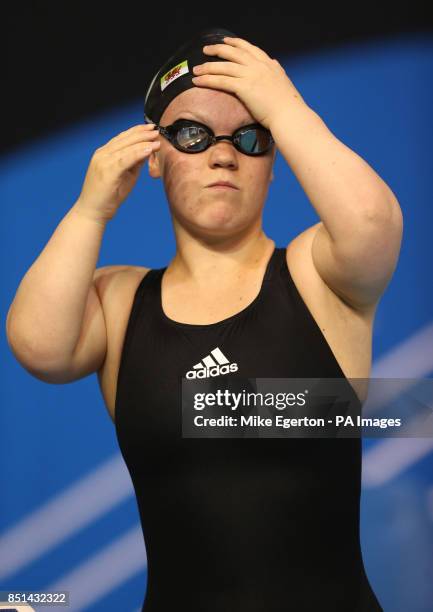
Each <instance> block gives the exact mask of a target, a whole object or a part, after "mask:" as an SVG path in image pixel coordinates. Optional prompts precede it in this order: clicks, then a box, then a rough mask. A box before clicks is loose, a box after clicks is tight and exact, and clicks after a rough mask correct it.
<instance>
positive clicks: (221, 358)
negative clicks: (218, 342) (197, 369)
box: [211, 347, 230, 365]
mask: <svg viewBox="0 0 433 612" xmlns="http://www.w3.org/2000/svg"><path fill="white" fill-rule="evenodd" d="M211 355H213V356H214V357H215V359H216V360H217V361H218V363H219V364H220V365H224V364H225V363H230V362H229V360H228V359H227V357H226V356H225V355H224V354H223V352H222V351H221V350H220V349H219V348H218V347H216V348H214V350H213V351H211Z"/></svg>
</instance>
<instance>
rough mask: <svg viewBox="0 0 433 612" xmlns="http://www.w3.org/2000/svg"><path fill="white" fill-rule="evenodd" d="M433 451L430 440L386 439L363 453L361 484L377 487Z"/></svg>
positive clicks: (432, 444) (432, 443)
mask: <svg viewBox="0 0 433 612" xmlns="http://www.w3.org/2000/svg"><path fill="white" fill-rule="evenodd" d="M432 450H433V439H432V438H387V439H385V440H383V441H381V442H380V443H378V444H376V445H375V446H373V447H372V448H370V449H369V450H368V452H366V453H364V457H363V460H362V484H363V486H365V487H379V486H381V485H383V484H385V483H386V482H388V481H390V480H391V479H392V478H395V477H396V476H398V475H399V474H401V472H403V471H404V470H406V469H408V468H409V467H411V466H412V465H413V464H414V463H415V462H417V461H419V460H420V459H422V458H423V457H425V455H427V454H428V453H430V452H431V451H432Z"/></svg>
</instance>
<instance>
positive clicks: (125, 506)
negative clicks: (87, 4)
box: [0, 36, 433, 612]
mask: <svg viewBox="0 0 433 612" xmlns="http://www.w3.org/2000/svg"><path fill="white" fill-rule="evenodd" d="M278 59H279V61H280V62H281V63H282V64H283V65H284V67H285V68H286V71H287V74H288V75H289V77H290V78H291V79H292V80H293V82H294V84H295V86H296V87H297V88H298V89H299V90H300V92H301V94H302V96H303V97H304V99H305V101H306V102H307V103H308V104H309V105H310V106H311V107H312V108H313V109H314V110H315V111H316V112H317V113H318V114H319V115H320V116H321V117H322V119H323V120H324V121H325V122H326V124H327V125H328V127H329V128H330V129H331V130H332V132H333V133H334V134H335V135H336V136H337V137H338V138H339V139H340V140H341V141H343V142H344V143H345V144H346V145H347V146H349V147H350V148H351V149H353V150H354V151H355V152H356V153H358V154H359V155H360V156H361V157H362V158H363V159H365V160H366V161H367V162H368V163H369V164H370V165H371V166H372V167H373V169H374V170H375V171H376V172H377V173H378V174H379V175H380V176H381V177H382V178H383V179H384V180H385V182H386V183H387V184H388V185H389V186H390V187H391V189H392V190H393V192H394V194H395V195H396V196H397V198H398V200H399V203H400V205H401V208H402V210H403V215H404V236H403V244H402V250H401V255H400V260H399V263H398V267H397V269H396V272H395V274H394V277H393V278H392V280H391V282H390V284H389V285H388V287H387V289H386V292H385V294H384V296H383V298H382V301H381V303H380V305H379V308H378V311H377V316H376V321H375V328H374V345H373V358H374V359H373V373H372V375H373V376H375V375H376V376H384V377H403V376H411V377H422V376H431V375H432V374H433V284H432V263H433V240H432V229H433V207H432V176H433V155H432V153H431V143H432V137H433V121H432V119H431V111H432V108H433V86H432V75H433V43H432V40H431V39H430V38H428V37H425V38H423V37H422V36H417V37H415V36H414V37H411V36H402V37H401V38H398V39H397V38H396V39H394V40H387V41H386V42H385V41H383V42H381V41H374V42H365V43H359V44H345V45H341V46H340V47H336V48H333V49H332V50H329V51H321V52H320V53H311V54H310V55H308V56H301V57H297V58H295V59H293V58H292V59H290V60H288V61H285V59H284V58H282V57H279V58H278ZM142 104H143V101H142V100H141V99H137V100H136V101H135V102H134V103H133V104H130V105H128V106H125V107H121V108H117V109H114V110H112V111H110V112H105V113H104V114H101V115H100V116H96V117H94V118H93V119H92V120H87V121H85V122H82V123H79V124H76V125H73V126H71V127H69V128H68V129H65V130H63V131H61V132H58V133H56V134H54V135H53V136H51V137H50V138H47V139H44V140H43V141H40V142H37V143H34V144H33V145H31V146H28V147H23V148H21V149H19V150H16V151H15V152H14V154H12V155H10V156H9V157H5V158H3V159H2V160H1V165H0V173H1V174H0V189H1V192H0V194H1V203H2V207H1V217H2V224H1V249H2V252H1V256H2V262H3V275H2V276H3V282H2V292H1V294H0V300H1V313H2V320H3V321H4V322H5V320H6V314H7V310H8V308H9V306H10V303H11V302H12V300H13V297H14V294H15V291H16V289H17V287H18V285H19V282H20V280H21V279H22V277H23V276H24V274H25V273H26V271H27V270H28V268H29V267H30V266H31V265H32V263H33V262H34V260H35V259H36V258H37V257H38V255H39V254H40V252H41V250H42V249H43V248H44V246H45V244H46V243H47V241H48V239H49V237H50V236H51V234H52V233H53V231H54V230H55V228H56V226H57V225H58V223H59V222H60V221H61V219H62V218H63V216H64V215H65V214H66V212H67V211H68V210H69V208H70V207H71V206H72V204H73V203H74V202H75V201H76V199H77V198H78V196H79V194H80V191H81V186H82V183H83V180H84V176H85V173H86V170H87V166H88V163H89V161H90V158H91V156H92V154H93V152H94V150H95V149H96V148H97V147H99V146H101V145H102V144H104V143H105V142H107V141H108V140H109V139H110V138H112V137H113V136H114V135H116V134H117V133H119V132H121V131H123V130H125V129H128V128H129V127H131V126H132V125H135V124H137V123H140V122H142ZM318 220H319V219H318V217H317V215H316V213H315V211H314V209H313V207H312V206H311V204H310V203H309V201H308V199H307V198H306V196H305V193H304V192H303V190H302V188H301V186H300V185H299V183H298V182H297V180H296V178H295V176H294V175H293V173H292V172H291V169H290V168H289V167H288V165H287V163H286V162H285V160H284V158H283V157H282V155H281V154H280V153H278V155H277V160H276V162H275V180H274V181H273V183H272V184H271V187H270V191H269V197H268V201H267V203H266V207H265V213H264V229H265V232H266V234H267V235H268V236H269V237H271V238H272V239H273V240H275V242H276V244H277V246H285V245H287V244H288V242H289V241H290V240H291V239H292V238H293V237H294V236H296V235H297V234H298V233H299V232H300V231H302V230H303V229H305V228H306V227H308V226H310V225H312V224H313V223H316V222H317V221H318ZM174 251H175V243H174V236H173V232H172V227H171V221H170V216H169V213H168V206H167V202H166V199H165V194H164V190H163V186H162V183H161V182H160V181H155V180H153V179H151V178H150V177H149V175H148V167H147V165H145V166H144V167H143V170H142V174H141V177H140V179H139V182H138V184H137V185H136V187H135V189H134V191H133V192H132V194H131V195H130V196H129V198H128V199H127V201H126V202H125V203H124V204H123V205H122V207H121V208H120V210H119V211H118V213H117V215H116V217H115V219H114V220H113V221H112V222H110V223H109V224H108V226H107V229H106V232H105V235H104V239H103V243H102V246H101V251H100V257H99V261H98V267H100V266H103V265H109V264H132V265H143V266H147V267H151V268H152V267H161V266H164V265H166V264H167V262H168V260H169V259H170V258H171V257H172V256H173V255H174ZM0 342H1V345H0V350H1V358H2V364H3V368H2V380H1V382H2V384H1V387H0V393H1V410H0V428H1V433H2V436H1V441H2V444H1V447H0V461H1V473H0V485H1V492H2V497H1V505H0V590H6V589H25V590H31V589H35V590H45V589H54V588H59V589H60V588H65V589H67V590H69V591H70V592H71V596H73V600H71V608H70V609H72V610H91V611H95V612H96V611H102V610H104V611H111V610H117V609H122V610H125V611H127V610H131V611H132V610H138V609H139V607H140V606H141V604H142V601H143V597H144V589H145V583H146V557H145V547H144V542H143V537H142V534H141V531H140V529H139V525H138V511H137V505H136V501H135V498H134V495H133V490H132V486H131V483H130V478H129V474H128V472H127V470H126V466H125V465H124V464H123V460H122V459H121V456H120V453H119V447H118V444H117V441H116V437H115V431H114V427H113V424H112V422H111V419H110V417H109V416H108V413H107V412H106V409H105V407H104V404H103V400H102V397H101V395H100V392H99V387H98V384H97V379H96V375H95V374H94V375H92V376H89V377H87V378H85V379H82V380H79V381H76V382H74V383H70V384H66V385H48V384H46V383H44V382H42V381H39V380H37V379H36V378H34V377H32V376H31V375H30V374H29V373H28V372H27V371H26V370H24V369H23V368H22V366H21V365H20V364H19V363H18V362H17V361H16V360H15V359H14V356H13V354H12V353H11V351H10V349H9V347H8V344H7V339H6V333H5V326H3V330H2V335H1V340H0ZM389 442H390V441H389V440H385V439H379V440H374V441H373V440H364V468H363V473H364V482H363V494H362V502H361V542H362V549H363V555H364V562H365V567H366V571H367V574H368V577H369V579H370V582H371V584H372V587H373V589H374V590H375V592H376V593H377V596H378V599H379V601H380V602H381V604H382V606H383V608H384V610H385V611H386V612H388V611H391V612H400V611H401V612H403V611H404V612H408V611H409V610H410V611H411V612H428V611H432V610H433V445H431V444H430V445H429V442H427V443H426V441H425V440H424V441H422V440H415V443H414V442H413V441H412V447H411V448H406V449H404V448H402V447H398V446H393V445H392V444H389ZM375 453H376V454H375ZM397 456H399V457H400V458H401V457H404V460H401V461H400V463H401V465H400V467H398V468H397V469H394V470H392V469H391V470H390V471H389V472H388V473H387V472H386V470H385V472H384V469H383V466H384V465H386V464H387V462H389V464H390V465H395V463H396V462H395V459H396V457H397ZM397 463H399V462H397ZM379 468H381V469H379ZM378 469H379V472H378Z"/></svg>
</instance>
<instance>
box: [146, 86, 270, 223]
mask: <svg viewBox="0 0 433 612" xmlns="http://www.w3.org/2000/svg"><path fill="white" fill-rule="evenodd" d="M181 118H182V119H195V120H197V121H200V122H201V123H204V124H206V125H207V126H209V127H210V128H211V129H212V130H213V132H214V134H215V135H216V136H219V135H222V134H225V135H227V134H232V133H233V132H234V131H235V130H236V129H237V128H239V127H241V126H243V125H247V124H249V123H256V119H255V118H254V117H253V116H252V115H251V114H250V113H249V111H248V109H247V108H246V106H245V105H244V104H243V103H242V102H241V101H240V100H239V98H237V97H236V96H234V95H232V94H229V93H226V92H223V91H217V90H214V89H205V88H201V87H200V88H199V87H192V88H190V89H187V90H186V91H184V92H182V93H181V94H179V95H178V96H177V97H176V98H175V99H174V100H172V102H171V103H170V104H169V106H168V107H167V108H166V109H165V111H164V113H163V115H162V117H161V119H160V122H159V123H160V125H162V126H167V125H170V124H171V123H173V122H174V121H175V120H176V119H181ZM159 141H160V142H161V145H160V148H159V151H156V152H154V153H152V154H151V156H150V158H149V173H150V175H151V176H152V177H153V178H160V177H161V178H162V180H163V181H164V189H165V192H166V195H167V199H168V202H169V206H170V210H171V213H172V215H173V221H174V224H175V228H176V225H177V224H178V223H179V224H181V225H182V226H184V227H185V228H189V229H190V230H194V231H195V232H197V231H199V232H202V233H208V234H209V235H212V234H213V235H216V234H227V232H234V231H241V230H242V229H245V228H247V227H248V226H249V225H252V224H254V223H257V222H258V221H259V220H260V217H261V213H262V210H263V206H264V204H265V201H266V197H267V193H268V189H269V184H270V181H271V180H272V178H273V175H272V166H273V162H274V159H275V154H276V146H275V144H274V146H273V148H272V149H270V151H268V152H267V153H265V154H264V155H261V156H257V157H252V156H248V155H245V154H244V153H241V152H240V151H237V149H235V147H234V146H233V144H232V143H231V142H230V141H229V140H221V141H218V142H217V143H216V144H214V145H211V146H210V147H209V148H208V149H207V150H206V151H202V152H201V153H194V154H191V153H183V152H182V151H178V150H177V149H176V148H175V147H174V146H173V145H172V144H171V143H170V142H169V141H168V140H167V139H166V138H165V137H164V136H162V135H161V134H160V135H159ZM219 180H222V181H230V182H231V183H233V184H234V185H236V186H237V187H238V189H230V188H219V187H217V188H215V187H209V185H210V184H211V183H214V182H215V181H219Z"/></svg>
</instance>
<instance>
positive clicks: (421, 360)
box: [371, 321, 433, 378]
mask: <svg viewBox="0 0 433 612" xmlns="http://www.w3.org/2000/svg"><path fill="white" fill-rule="evenodd" d="M432 371H433V321H432V322H431V323H429V324H428V325H425V326H424V327H423V328H421V329H420V330H418V331H417V332H416V333H415V334H413V335H412V336H410V338H408V339H407V340H405V341H404V342H402V343H401V344H399V345H398V346H397V347H396V348H394V349H392V350H391V351H390V352H389V353H387V354H386V355H385V356H384V357H381V358H380V359H378V360H377V361H375V362H374V364H373V368H372V374H371V375H372V377H374V378H422V377H423V376H427V375H428V374H430V372H432Z"/></svg>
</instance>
